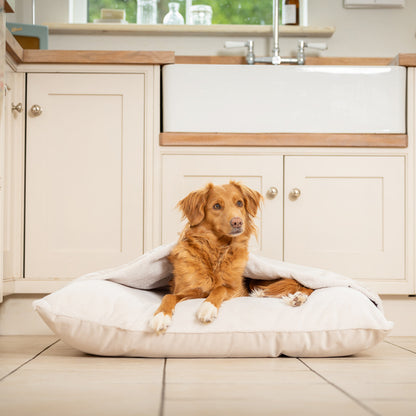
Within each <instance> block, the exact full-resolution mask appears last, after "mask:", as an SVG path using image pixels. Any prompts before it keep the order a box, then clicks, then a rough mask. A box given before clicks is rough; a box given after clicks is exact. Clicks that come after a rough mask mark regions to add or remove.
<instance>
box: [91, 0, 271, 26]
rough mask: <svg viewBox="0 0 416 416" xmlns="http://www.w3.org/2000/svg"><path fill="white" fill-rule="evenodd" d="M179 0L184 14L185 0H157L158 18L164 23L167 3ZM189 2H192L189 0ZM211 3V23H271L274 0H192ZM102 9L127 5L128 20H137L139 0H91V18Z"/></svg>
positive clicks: (195, 2) (119, 7)
mask: <svg viewBox="0 0 416 416" xmlns="http://www.w3.org/2000/svg"><path fill="white" fill-rule="evenodd" d="M171 1H176V2H177V3H179V4H180V8H179V12H180V13H181V15H182V16H183V17H184V18H185V16H186V0H157V5H158V17H157V22H158V23H162V21H163V17H164V16H165V15H166V13H167V12H168V10H169V8H168V3H170V2H171ZM188 3H190V2H189V1H188ZM197 4H205V5H209V6H211V7H212V12H213V13H212V24H238V25H271V24H272V10H273V0H256V1H255V0H193V1H192V5H197ZM100 9H124V10H125V11H126V20H127V21H128V22H129V23H136V21H137V20H136V19H137V17H136V14H137V0H88V22H93V21H94V19H99V18H100Z"/></svg>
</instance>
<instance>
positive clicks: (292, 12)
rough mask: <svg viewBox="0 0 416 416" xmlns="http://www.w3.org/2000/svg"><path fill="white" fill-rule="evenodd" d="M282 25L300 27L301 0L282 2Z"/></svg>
mask: <svg viewBox="0 0 416 416" xmlns="http://www.w3.org/2000/svg"><path fill="white" fill-rule="evenodd" d="M282 24H283V25H299V0H283V1H282Z"/></svg>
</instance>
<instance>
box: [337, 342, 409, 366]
mask: <svg viewBox="0 0 416 416" xmlns="http://www.w3.org/2000/svg"><path fill="white" fill-rule="evenodd" d="M402 358H404V359H408V358H414V357H413V355H412V352H410V351H406V350H404V349H402V348H398V347H397V346H396V345H392V344H390V343H388V342H381V343H380V344H377V345H376V346H375V347H373V348H370V349H368V350H365V351H361V352H359V353H357V354H355V355H351V356H348V357H336V358H331V360H345V361H350V362H351V361H353V362H354V361H359V360H385V359H394V360H398V359H402Z"/></svg>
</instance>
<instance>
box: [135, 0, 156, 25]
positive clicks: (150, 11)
mask: <svg viewBox="0 0 416 416" xmlns="http://www.w3.org/2000/svg"><path fill="white" fill-rule="evenodd" d="M137 23H138V24H141V25H155V24H156V23H157V3H156V0H137Z"/></svg>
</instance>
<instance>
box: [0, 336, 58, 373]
mask: <svg viewBox="0 0 416 416" xmlns="http://www.w3.org/2000/svg"><path fill="white" fill-rule="evenodd" d="M56 340H57V338H56V337H53V336H52V337H51V336H37V337H34V336H0V378H2V377H5V376H6V375H7V374H9V373H10V372H11V371H13V370H15V369H16V368H18V367H19V366H20V365H22V364H24V363H25V362H27V361H28V360H30V359H31V358H33V357H34V356H35V355H36V354H38V353H39V352H41V351H42V350H43V349H45V348H46V347H47V346H48V345H51V344H52V343H54V342H55V341H56Z"/></svg>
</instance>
